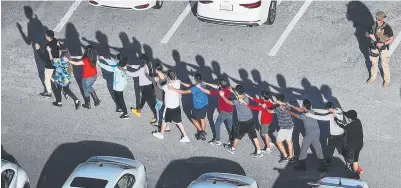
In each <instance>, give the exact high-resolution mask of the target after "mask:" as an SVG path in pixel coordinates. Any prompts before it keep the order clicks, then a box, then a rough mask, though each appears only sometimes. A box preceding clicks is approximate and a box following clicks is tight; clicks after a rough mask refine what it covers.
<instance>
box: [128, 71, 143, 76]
mask: <svg viewBox="0 0 401 188" xmlns="http://www.w3.org/2000/svg"><path fill="white" fill-rule="evenodd" d="M125 73H127V75H128V76H131V77H138V76H139V73H140V72H139V70H137V71H134V72H131V71H128V70H126V71H125Z"/></svg>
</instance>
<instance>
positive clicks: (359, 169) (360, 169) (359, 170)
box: [358, 167, 363, 175]
mask: <svg viewBox="0 0 401 188" xmlns="http://www.w3.org/2000/svg"><path fill="white" fill-rule="evenodd" d="M362 173H363V170H362V168H361V167H358V174H359V175H361V174H362Z"/></svg>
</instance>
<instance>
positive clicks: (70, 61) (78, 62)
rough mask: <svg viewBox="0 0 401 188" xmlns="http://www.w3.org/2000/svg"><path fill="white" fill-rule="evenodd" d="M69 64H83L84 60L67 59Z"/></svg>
mask: <svg viewBox="0 0 401 188" xmlns="http://www.w3.org/2000/svg"><path fill="white" fill-rule="evenodd" d="M68 62H69V63H70V64H73V65H84V62H83V61H73V60H69V61H68Z"/></svg>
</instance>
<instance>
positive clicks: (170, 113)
mask: <svg viewBox="0 0 401 188" xmlns="http://www.w3.org/2000/svg"><path fill="white" fill-rule="evenodd" d="M163 120H164V121H165V122H166V123H172V122H174V123H181V122H182V119H181V108H180V107H177V108H164V116H163Z"/></svg>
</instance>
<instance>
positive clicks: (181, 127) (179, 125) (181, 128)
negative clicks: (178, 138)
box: [176, 123, 187, 137]
mask: <svg viewBox="0 0 401 188" xmlns="http://www.w3.org/2000/svg"><path fill="white" fill-rule="evenodd" d="M176 124H177V126H178V128H179V129H180V131H181V134H182V136H183V137H185V136H187V132H186V131H185V128H184V125H183V124H182V123H176Z"/></svg>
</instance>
